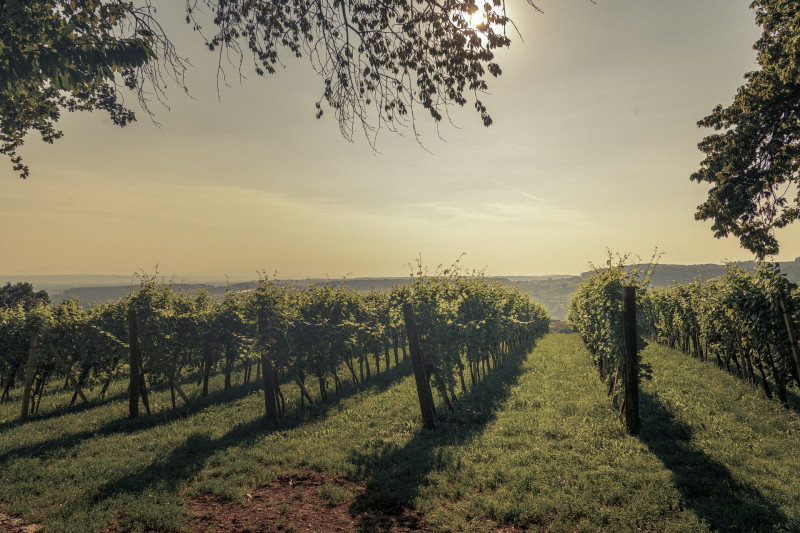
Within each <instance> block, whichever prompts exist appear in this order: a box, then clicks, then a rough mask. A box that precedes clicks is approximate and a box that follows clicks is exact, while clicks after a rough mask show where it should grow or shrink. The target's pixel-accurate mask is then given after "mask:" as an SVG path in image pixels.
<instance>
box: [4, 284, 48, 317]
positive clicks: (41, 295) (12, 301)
mask: <svg viewBox="0 0 800 533" xmlns="http://www.w3.org/2000/svg"><path fill="white" fill-rule="evenodd" d="M49 303H50V296H48V295H47V291H34V290H33V285H31V284H30V283H27V282H20V283H14V284H11V283H6V284H5V285H4V286H2V287H0V309H2V308H3V307H15V306H17V305H22V307H23V308H24V309H25V310H26V311H28V310H30V309H33V308H34V307H36V306H37V305H39V304H45V305H47V304H49Z"/></svg>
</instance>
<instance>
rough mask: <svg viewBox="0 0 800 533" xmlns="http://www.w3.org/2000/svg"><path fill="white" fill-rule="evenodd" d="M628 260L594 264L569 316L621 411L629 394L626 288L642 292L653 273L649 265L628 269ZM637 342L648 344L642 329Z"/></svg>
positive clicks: (622, 259)
mask: <svg viewBox="0 0 800 533" xmlns="http://www.w3.org/2000/svg"><path fill="white" fill-rule="evenodd" d="M624 260H625V258H621V260H620V262H619V264H617V265H613V264H612V260H611V258H609V261H608V263H607V264H606V266H605V267H603V268H593V269H592V270H591V271H590V272H589V273H588V274H586V275H585V276H584V277H583V279H582V280H581V283H580V284H579V285H578V288H577V289H576V291H575V294H574V295H573V297H572V300H571V301H570V304H569V314H568V316H567V321H568V322H569V324H570V326H571V327H572V329H573V330H574V331H576V332H578V333H579V334H580V335H581V337H582V338H583V342H584V343H585V344H586V347H587V348H588V350H589V353H591V355H592V359H593V361H594V365H595V367H596V368H597V370H598V372H599V373H600V378H601V379H602V380H603V382H604V383H605V385H606V387H607V392H608V395H609V397H610V398H611V401H612V403H613V405H614V407H615V408H616V409H618V410H620V411H622V407H623V405H622V404H623V400H624V398H625V365H624V361H625V358H624V354H625V346H624V331H623V322H622V303H623V288H624V287H636V288H637V289H639V290H637V292H641V290H640V289H641V287H643V286H644V285H646V283H647V281H648V279H649V276H650V275H651V274H652V270H650V269H649V268H648V269H646V270H644V271H643V270H641V269H625V268H624V267H623V263H624ZM637 314H638V312H637ZM636 344H637V346H638V347H639V348H640V349H641V348H643V347H644V341H643V339H642V338H641V336H638V330H637V339H636Z"/></svg>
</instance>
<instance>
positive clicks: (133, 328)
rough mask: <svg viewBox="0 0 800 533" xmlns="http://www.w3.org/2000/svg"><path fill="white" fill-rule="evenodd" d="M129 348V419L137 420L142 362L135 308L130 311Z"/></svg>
mask: <svg viewBox="0 0 800 533" xmlns="http://www.w3.org/2000/svg"><path fill="white" fill-rule="evenodd" d="M128 346H129V347H130V352H131V364H130V366H131V368H130V370H131V379H130V384H129V385H128V418H136V417H138V416H139V393H140V388H141V384H140V382H139V381H140V379H141V377H142V373H141V365H142V364H141V361H140V354H139V327H138V324H137V322H136V311H135V310H134V309H133V308H130V309H128Z"/></svg>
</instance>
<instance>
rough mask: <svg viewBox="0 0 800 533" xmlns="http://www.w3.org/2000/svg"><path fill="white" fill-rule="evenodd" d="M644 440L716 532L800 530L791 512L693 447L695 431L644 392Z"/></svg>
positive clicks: (685, 498)
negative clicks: (791, 521) (770, 500)
mask: <svg viewBox="0 0 800 533" xmlns="http://www.w3.org/2000/svg"><path fill="white" fill-rule="evenodd" d="M639 402H640V410H641V413H642V430H641V433H640V434H639V439H640V440H641V441H642V442H643V443H644V444H645V445H646V446H647V447H648V448H649V449H650V451H651V452H653V453H654V454H655V455H656V456H658V458H659V459H660V460H661V462H662V463H664V466H666V467H667V468H668V469H669V470H671V471H672V474H673V481H674V484H675V487H676V488H677V489H678V490H679V491H680V493H681V496H682V497H683V501H684V504H685V505H686V507H687V508H689V509H691V510H693V511H694V512H695V514H696V515H697V517H698V518H699V519H700V520H702V521H703V522H704V523H705V524H706V525H707V526H708V527H709V529H711V530H712V531H757V532H768V531H800V524H798V523H790V520H789V518H788V517H787V516H786V514H785V513H784V512H783V511H781V509H779V508H778V507H776V506H775V505H773V504H772V503H770V502H769V501H768V500H767V499H766V498H765V497H764V495H763V494H762V493H761V492H760V491H759V490H758V489H757V488H756V487H753V486H751V485H748V484H745V483H742V482H741V481H739V480H737V479H736V478H735V477H734V476H733V475H732V474H731V472H730V470H729V469H728V468H727V467H726V466H725V465H724V464H722V463H720V462H719V461H716V460H714V459H712V458H711V457H709V456H708V455H706V453H705V452H703V451H702V450H698V449H697V448H696V447H695V446H693V445H692V443H691V440H692V429H691V427H689V426H688V425H686V424H684V423H682V422H680V421H678V420H676V419H675V417H674V416H673V414H672V413H671V412H670V410H669V409H668V408H667V407H666V406H665V405H663V404H662V403H661V402H659V401H658V399H657V398H655V397H653V396H651V395H649V394H647V393H645V392H642V391H640V392H639Z"/></svg>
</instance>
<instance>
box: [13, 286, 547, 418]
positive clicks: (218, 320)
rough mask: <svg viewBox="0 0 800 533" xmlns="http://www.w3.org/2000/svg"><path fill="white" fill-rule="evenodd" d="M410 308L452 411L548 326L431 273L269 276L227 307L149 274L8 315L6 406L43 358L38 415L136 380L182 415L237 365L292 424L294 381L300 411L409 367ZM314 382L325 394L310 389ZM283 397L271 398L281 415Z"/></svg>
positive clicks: (491, 292)
mask: <svg viewBox="0 0 800 533" xmlns="http://www.w3.org/2000/svg"><path fill="white" fill-rule="evenodd" d="M403 302H410V303H411V304H412V306H413V309H414V313H415V315H416V317H417V323H418V325H419V333H420V338H421V342H422V345H423V353H424V355H425V358H426V360H425V368H426V372H427V376H428V378H429V379H430V381H431V382H432V383H433V385H434V387H435V389H436V390H437V391H438V393H439V396H440V398H441V400H442V404H443V405H445V406H446V407H449V406H450V405H451V403H452V399H453V398H455V396H456V390H457V389H459V388H460V390H461V392H462V393H464V392H465V391H467V390H468V388H469V384H474V383H475V382H476V381H477V380H478V379H480V376H481V374H482V373H483V374H485V373H486V371H487V370H488V369H490V368H491V367H492V366H494V365H495V364H497V363H498V362H499V361H500V360H501V359H502V357H503V354H505V353H506V352H507V351H508V350H509V349H510V348H512V347H513V346H515V345H516V344H518V343H520V342H521V341H522V340H523V339H525V338H528V337H530V336H537V335H541V334H542V333H544V332H545V331H547V328H548V323H549V317H548V316H547V313H546V311H545V310H544V308H543V307H541V306H540V305H538V304H536V303H534V302H533V301H531V300H530V299H529V298H528V296H526V295H524V294H523V293H521V292H519V291H517V290H515V289H512V288H509V287H506V286H503V285H501V284H499V283H497V282H494V281H491V280H489V279H487V278H485V277H483V276H480V275H478V276H468V277H467V276H459V275H457V274H452V273H447V271H445V274H442V275H438V274H437V275H424V274H423V273H421V272H420V274H419V275H417V276H415V277H413V278H412V279H411V281H410V282H409V283H408V284H406V285H403V286H398V287H395V288H394V289H392V290H390V291H368V292H359V291H355V290H350V289H348V288H347V287H346V283H345V284H334V283H327V284H321V285H316V286H310V287H308V288H305V289H297V288H293V287H290V286H288V285H283V284H280V283H278V282H276V281H274V280H269V279H262V280H261V281H260V282H259V284H258V286H257V288H256V289H254V290H251V291H246V292H229V293H228V294H227V295H226V296H225V297H224V299H215V298H213V297H211V295H210V294H208V293H206V292H204V291H202V290H201V291H195V292H184V291H177V290H174V289H173V287H172V286H170V285H169V284H165V283H160V282H158V281H157V279H156V278H149V277H144V278H143V279H142V280H141V284H140V286H139V287H138V288H137V289H136V290H132V292H131V295H130V296H128V297H125V298H122V299H119V300H117V301H113V302H106V303H103V304H99V305H95V306H92V307H89V308H84V307H82V306H81V305H80V304H79V303H78V302H77V301H75V300H67V301H64V302H62V303H60V304H59V305H57V306H55V307H51V306H49V305H36V306H29V307H27V308H26V307H24V306H22V305H20V306H16V307H7V308H0V387H1V388H2V400H5V401H8V400H9V399H10V398H11V392H12V391H13V390H14V389H15V387H20V386H24V385H23V381H24V379H23V377H24V376H25V374H26V363H27V361H28V360H29V359H30V358H29V355H32V357H33V358H32V359H31V360H32V361H33V367H32V372H30V374H31V376H32V380H31V383H30V385H29V387H30V390H31V391H32V401H31V403H30V406H29V408H28V409H29V412H30V413H35V412H36V411H37V410H38V408H39V404H40V402H41V398H42V396H43V394H44V391H45V390H46V384H47V383H48V382H51V383H52V382H57V383H61V382H62V381H63V382H64V387H65V388H66V387H69V388H70V389H74V391H75V393H74V395H73V398H72V403H75V402H76V401H78V398H79V396H80V397H81V398H84V399H85V398H86V396H85V394H84V392H83V391H85V390H89V391H99V392H95V394H96V395H97V397H104V396H105V394H106V391H107V389H108V387H109V384H110V383H111V382H112V380H113V379H115V378H122V377H124V376H129V375H130V376H134V375H135V377H136V380H135V382H136V383H137V385H135V386H133V387H135V388H137V389H138V391H134V392H135V393H136V394H137V395H139V394H140V396H141V399H142V403H143V404H144V406H145V408H146V409H147V410H148V412H149V411H150V406H149V405H148V401H147V388H148V387H151V388H152V387H169V389H170V390H171V392H172V394H171V397H172V404H173V407H176V401H178V400H177V398H182V401H183V402H185V403H189V402H190V401H192V398H189V397H188V396H187V395H186V394H185V393H184V392H183V387H182V386H181V384H185V383H187V382H189V381H190V380H191V381H197V383H198V385H202V387H201V388H200V387H198V388H199V389H200V390H201V391H202V392H199V394H200V395H201V396H206V395H207V394H208V387H209V385H208V383H209V377H210V376H211V375H212V374H213V373H217V372H220V373H223V374H224V388H225V390H227V389H229V388H230V387H231V379H232V375H233V371H234V370H235V369H239V370H241V374H242V375H243V380H244V381H245V382H247V381H250V380H251V374H252V372H253V370H254V369H255V371H256V377H258V378H261V379H263V380H264V387H265V391H267V390H269V391H270V395H272V394H274V406H275V409H276V412H275V414H274V416H280V415H282V414H284V413H285V409H286V399H285V397H284V395H283V392H282V390H281V384H282V383H286V382H288V381H294V382H296V384H297V385H298V387H299V390H300V398H299V401H300V405H301V406H303V405H304V404H313V403H315V402H316V401H320V400H322V401H324V400H325V399H326V398H327V397H328V395H329V394H331V393H334V394H335V393H339V392H341V391H342V387H343V383H345V382H350V383H352V384H357V383H360V382H363V381H365V380H368V379H370V376H371V375H372V374H373V373H375V372H380V371H381V367H383V368H384V369H387V368H388V367H389V366H390V364H391V362H392V360H393V361H394V364H398V363H399V361H400V357H401V356H400V353H402V357H403V358H405V356H406V330H405V324H404V321H403V313H402V310H401V304H402V303H403ZM132 317H133V320H134V322H133V323H132V322H131V320H132ZM132 332H134V335H133V336H132V335H131V333H132ZM32 337H33V338H32ZM134 337H135V340H136V342H135V343H134V342H133V341H132V338H134ZM132 346H133V347H135V351H136V352H137V353H138V357H133V356H132V354H133V353H134V350H132ZM132 360H133V361H134V363H133V364H134V366H135V367H136V368H131V361H132ZM56 380H58V381H56ZM309 382H310V383H309ZM131 383H132V384H133V383H134V380H132V381H131ZM312 384H313V387H314V388H316V389H318V391H319V393H318V394H315V395H312V394H311V393H309V388H310V387H311V386H312ZM459 385H460V387H459ZM129 392H131V391H130V390H129ZM265 396H266V394H265ZM312 396H315V398H314V397H312ZM137 401H138V400H137ZM272 401H273V400H272V399H270V398H267V410H268V416H270V413H269V411H270V403H271V402H272ZM137 409H138V408H137Z"/></svg>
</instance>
